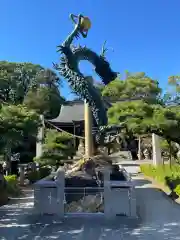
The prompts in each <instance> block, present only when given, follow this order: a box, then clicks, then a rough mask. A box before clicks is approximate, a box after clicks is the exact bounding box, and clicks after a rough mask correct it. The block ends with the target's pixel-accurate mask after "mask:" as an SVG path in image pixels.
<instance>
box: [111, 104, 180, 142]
mask: <svg viewBox="0 0 180 240" xmlns="http://www.w3.org/2000/svg"><path fill="white" fill-rule="evenodd" d="M108 117H109V122H110V123H111V124H118V123H120V122H123V121H125V122H126V128H127V130H128V131H130V132H132V133H133V134H146V133H156V134H158V135H159V136H162V137H164V138H165V139H167V140H170V141H174V142H177V143H180V132H179V131H177V129H180V111H178V112H176V111H175V110H174V109H173V108H171V107H163V106H161V105H157V104H156V105H155V104H154V105H150V104H148V103H145V102H144V101H142V100H139V101H132V102H120V103H116V104H114V105H113V107H112V108H110V109H109V111H108Z"/></svg>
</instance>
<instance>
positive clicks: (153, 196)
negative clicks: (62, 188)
mask: <svg viewBox="0 0 180 240" xmlns="http://www.w3.org/2000/svg"><path fill="white" fill-rule="evenodd" d="M135 182H136V186H137V188H136V196H137V209H138V212H139V215H140V218H139V219H134V220H133V219H131V220H130V219H127V218H123V217H117V218H116V219H115V220H109V221H108V220H105V219H104V218H103V217H102V216H101V217H97V216H96V217H92V216H91V217H89V218H83V217H78V218H77V217H76V218H65V219H64V220H63V221H61V220H60V219H58V218H56V217H54V216H47V215H46V216H37V215H34V214H30V213H31V211H30V210H31V209H32V205H28V203H27V206H24V207H22V208H18V206H16V204H15V205H14V206H13V207H12V206H11V208H9V209H8V208H7V209H5V210H4V215H3V214H2V213H3V211H1V212H0V214H1V215H0V236H2V238H1V237H0V239H1V240H2V239H6V240H20V239H21V240H23V239H24V240H37V239H42V240H45V239H50V240H51V239H53V240H54V239H63V240H75V239H78V240H100V239H101V240H106V239H107V240H109V239H110V240H124V239H126V240H150V239H151V240H152V239H154V240H156V239H158V240H178V239H180V206H179V205H178V204H176V203H174V202H173V201H172V200H171V199H169V198H168V197H165V196H164V194H163V193H162V192H161V191H160V190H159V189H156V188H153V187H152V186H151V187H146V184H148V183H150V182H149V181H147V180H143V179H136V180H135ZM143 186H144V187H143ZM5 211H6V213H5ZM20 215H21V216H23V217H21V218H19V216H20ZM3 237H4V238H3Z"/></svg>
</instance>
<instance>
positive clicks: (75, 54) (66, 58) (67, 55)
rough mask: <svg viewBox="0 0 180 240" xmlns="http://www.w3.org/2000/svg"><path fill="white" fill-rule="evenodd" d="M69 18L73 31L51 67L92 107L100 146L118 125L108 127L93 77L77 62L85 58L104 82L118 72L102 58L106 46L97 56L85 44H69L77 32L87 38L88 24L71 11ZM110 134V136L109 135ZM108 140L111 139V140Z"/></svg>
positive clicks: (112, 78) (88, 21)
mask: <svg viewBox="0 0 180 240" xmlns="http://www.w3.org/2000/svg"><path fill="white" fill-rule="evenodd" d="M70 18H71V20H72V21H73V23H74V24H75V27H74V30H73V31H72V32H71V34H70V35H69V36H68V37H67V39H66V40H65V41H64V42H63V43H62V44H61V45H60V46H58V52H60V53H61V55H62V56H61V61H60V64H54V68H55V69H56V70H58V71H59V72H60V74H61V75H62V76H63V77H64V78H65V79H67V81H68V83H69V85H70V87H71V89H72V90H73V91H74V92H75V93H77V95H79V96H80V98H81V99H84V100H86V102H87V103H88V104H89V106H90V107H91V110H92V113H93V117H94V119H95V122H96V125H97V129H98V130H97V131H96V132H95V140H96V143H97V144H98V145H99V144H100V145H103V143H104V141H106V142H109V141H112V138H111V137H110V136H111V135H113V134H114V133H115V132H116V134H117V131H119V129H120V128H121V127H117V126H116V127H114V126H108V119H107V109H106V108H105V106H104V101H103V100H102V97H101V94H100V93H99V92H98V90H97V89H96V88H95V86H94V85H93V79H92V77H90V76H84V75H83V74H82V73H81V72H80V69H79V62H80V61H82V60H87V61H89V62H90V63H92V64H93V65H94V67H95V72H96V73H97V74H98V75H99V76H100V77H101V79H102V81H103V83H104V84H105V85H107V84H108V83H109V82H111V81H113V80H114V79H115V78H116V77H117V73H116V72H114V71H112V70H111V68H110V65H109V63H108V62H107V61H106V59H105V56H104V55H105V54H104V53H105V51H106V49H105V48H104V47H103V49H102V54H101V55H100V56H99V55H97V54H96V53H95V52H93V51H92V50H90V49H88V48H86V47H81V46H78V47H75V46H73V45H72V43H73V40H74V39H75V38H78V37H79V36H80V34H81V35H82V36H83V37H84V38H86V37H87V33H88V30H89V28H90V26H91V23H90V20H89V18H87V17H84V16H82V15H81V14H80V15H78V16H76V15H73V14H71V15H70ZM112 137H113V136H112ZM110 139H111V140H110Z"/></svg>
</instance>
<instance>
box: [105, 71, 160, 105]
mask: <svg viewBox="0 0 180 240" xmlns="http://www.w3.org/2000/svg"><path fill="white" fill-rule="evenodd" d="M160 93H161V89H160V87H159V84H158V81H156V80H153V79H151V78H150V77H148V76H147V75H146V74H145V73H143V72H142V73H134V74H131V73H128V72H127V73H126V77H125V80H122V79H119V78H117V79H116V80H114V81H113V82H111V83H109V84H108V85H107V86H105V87H104V88H103V89H102V95H103V96H106V97H109V98H110V99H111V100H115V101H118V100H121V99H142V98H143V99H144V100H146V101H148V102H152V103H154V102H157V101H159V98H160Z"/></svg>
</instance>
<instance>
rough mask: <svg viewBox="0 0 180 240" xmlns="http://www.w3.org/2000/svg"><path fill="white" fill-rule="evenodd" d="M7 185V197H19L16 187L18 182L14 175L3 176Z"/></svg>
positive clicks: (19, 191)
mask: <svg viewBox="0 0 180 240" xmlns="http://www.w3.org/2000/svg"><path fill="white" fill-rule="evenodd" d="M5 179H6V183H7V186H6V187H7V193H8V195H9V196H11V197H13V196H19V195H20V194H21V189H20V187H19V185H18V180H17V176H16V175H8V176H5Z"/></svg>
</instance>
